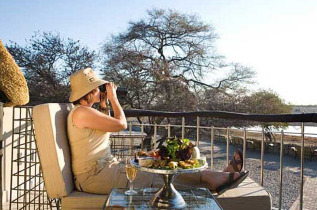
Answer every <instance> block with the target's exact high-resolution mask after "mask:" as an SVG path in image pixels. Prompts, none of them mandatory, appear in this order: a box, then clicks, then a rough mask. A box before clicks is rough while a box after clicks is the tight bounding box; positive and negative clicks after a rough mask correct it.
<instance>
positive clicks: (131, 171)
mask: <svg viewBox="0 0 317 210" xmlns="http://www.w3.org/2000/svg"><path fill="white" fill-rule="evenodd" d="M125 172H126V174H127V178H128V180H129V182H130V189H129V190H127V191H125V192H124V193H125V194H126V195H135V194H137V192H136V191H135V190H133V180H134V179H135V177H136V174H137V170H136V168H134V166H133V165H132V163H131V157H127V158H125Z"/></svg>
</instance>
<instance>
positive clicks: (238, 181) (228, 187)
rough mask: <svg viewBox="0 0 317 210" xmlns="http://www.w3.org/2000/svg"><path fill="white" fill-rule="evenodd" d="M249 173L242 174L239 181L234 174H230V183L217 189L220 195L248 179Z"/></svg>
mask: <svg viewBox="0 0 317 210" xmlns="http://www.w3.org/2000/svg"><path fill="white" fill-rule="evenodd" d="M248 174H249V171H246V172H241V173H240V176H239V177H238V179H236V180H234V179H233V178H234V172H231V173H230V174H229V182H226V183H224V184H223V185H221V186H219V187H218V188H217V189H216V192H217V194H218V195H221V194H222V193H224V192H225V191H227V190H230V189H232V188H235V187H237V186H238V185H239V184H240V183H241V182H242V181H243V180H245V178H247V176H248Z"/></svg>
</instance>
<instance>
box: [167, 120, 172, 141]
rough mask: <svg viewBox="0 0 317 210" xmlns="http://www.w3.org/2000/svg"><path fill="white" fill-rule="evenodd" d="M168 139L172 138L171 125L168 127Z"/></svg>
mask: <svg viewBox="0 0 317 210" xmlns="http://www.w3.org/2000/svg"><path fill="white" fill-rule="evenodd" d="M167 138H171V124H169V123H168V125H167Z"/></svg>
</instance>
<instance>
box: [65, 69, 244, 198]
mask: <svg viewBox="0 0 317 210" xmlns="http://www.w3.org/2000/svg"><path fill="white" fill-rule="evenodd" d="M70 84H71V95H70V98H69V100H70V102H73V104H74V105H75V107H74V108H73V109H72V110H71V112H70V113H69V115H68V122H67V126H68V138H69V141H70V147H71V154H72V169H73V174H74V180H75V186H76V188H77V190H79V191H84V192H88V193H96V194H108V193H109V192H110V190H111V189H112V188H115V187H126V186H127V183H128V180H127V178H126V175H125V171H124V167H121V165H122V164H119V162H118V161H117V159H116V158H114V157H113V156H112V155H111V151H110V141H109V135H110V132H117V131H120V130H124V129H126V128H127V122H126V118H125V115H124V112H123V110H122V107H121V105H120V103H119V101H118V99H117V95H116V85H114V84H113V83H109V82H106V81H104V80H101V79H99V78H98V77H97V76H95V74H94V72H93V70H92V69H91V68H87V69H83V70H80V71H77V72H75V73H74V74H72V75H71V77H70ZM100 85H106V93H103V92H100V90H99V88H98V87H99V86H100ZM107 100H109V102H110V103H111V106H112V108H113V112H114V116H113V117H111V116H109V115H108V114H109V109H108V108H107V103H106V101H107ZM95 103H99V104H100V107H101V111H98V110H96V109H94V108H93V107H92V106H93V105H94V104H95ZM234 159H235V160H238V161H231V162H234V163H237V164H238V166H239V167H236V166H237V165H236V166H235V167H232V166H227V167H226V168H225V170H224V172H213V171H211V170H204V171H203V172H201V173H194V174H188V175H187V174H184V175H180V176H179V177H177V179H176V180H175V181H176V183H177V182H178V183H180V184H188V183H191V185H203V186H205V187H208V188H209V189H211V190H216V191H217V192H218V193H219V194H220V193H222V192H224V191H225V190H227V189H230V188H232V187H234V186H237V185H238V184H239V183H241V182H242V181H243V180H244V179H245V178H246V177H247V175H248V173H245V172H240V171H241V168H242V164H241V160H242V156H239V155H238V156H236V155H235V156H234ZM239 160H240V162H239ZM239 164H240V165H239ZM235 169H238V170H235ZM235 171H238V172H235ZM158 182H161V180H160V178H158V180H157V178H156V177H155V176H153V175H151V174H149V173H145V172H139V173H138V175H137V177H136V180H135V181H134V183H135V186H136V187H151V186H153V185H155V183H156V184H160V183H158Z"/></svg>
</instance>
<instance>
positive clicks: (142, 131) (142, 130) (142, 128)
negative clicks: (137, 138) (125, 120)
mask: <svg viewBox="0 0 317 210" xmlns="http://www.w3.org/2000/svg"><path fill="white" fill-rule="evenodd" d="M143 133H144V127H143V122H142V123H141V150H143V143H144V142H143V141H144V139H143Z"/></svg>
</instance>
